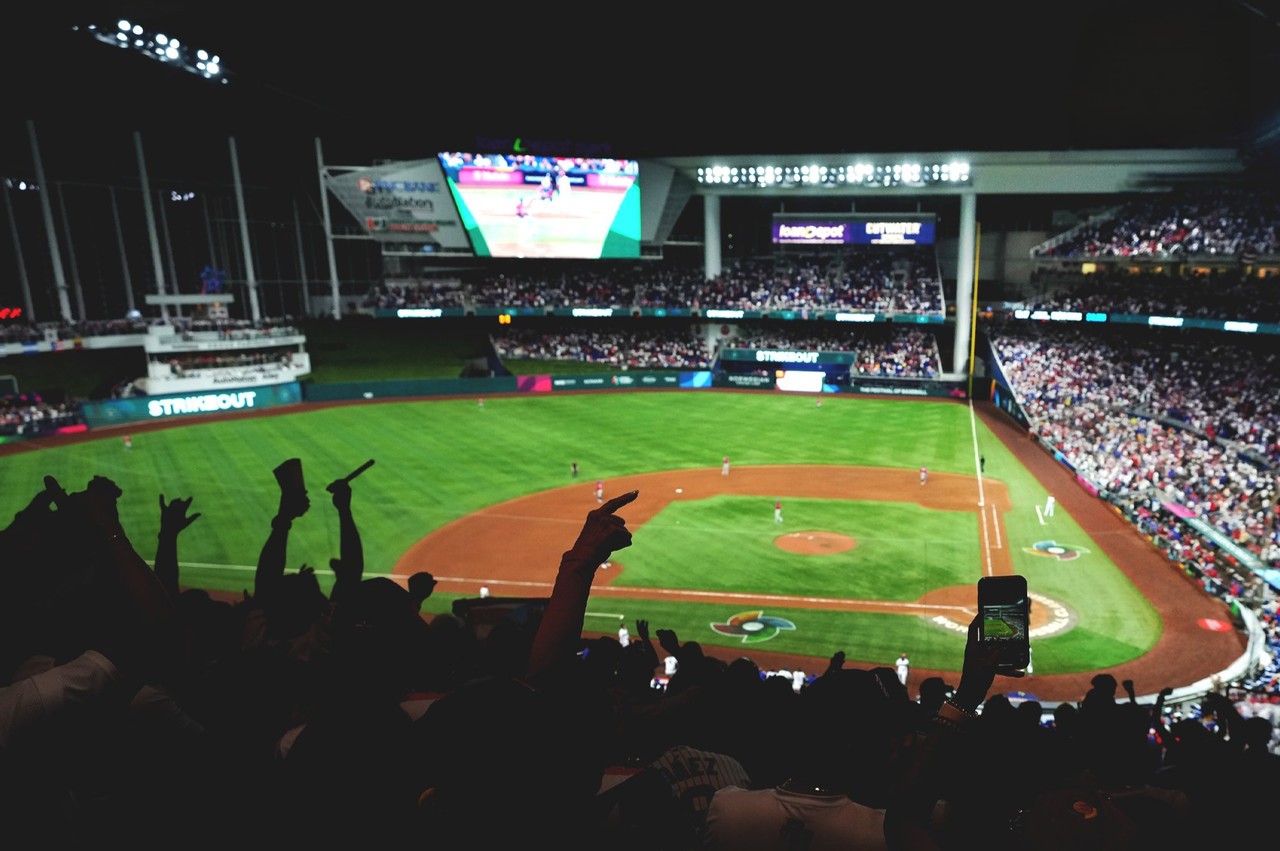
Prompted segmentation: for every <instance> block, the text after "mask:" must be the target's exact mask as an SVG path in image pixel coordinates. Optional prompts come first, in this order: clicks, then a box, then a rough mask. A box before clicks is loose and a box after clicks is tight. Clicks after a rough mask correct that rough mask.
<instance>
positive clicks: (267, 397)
mask: <svg viewBox="0 0 1280 851" xmlns="http://www.w3.org/2000/svg"><path fill="white" fill-rule="evenodd" d="M301 401H302V385H300V384H299V383H298V382H296V381H293V382H290V383H288V384H272V385H270V386H267V387H254V388H238V389H235V390H226V391H218V392H215V393H179V394H168V395H164V396H134V397H130V398H127V399H108V400H106V401H103V402H85V403H84V404H83V405H81V410H82V412H83V413H84V419H85V422H86V423H88V424H89V428H91V429H93V428H102V427H104V426H113V425H123V424H125V423H135V422H153V421H155V420H167V419H175V418H179V417H193V416H202V415H204V414H228V413H238V412H244V411H254V410H259V409H261V408H271V407H275V406H277V405H296V404H298V403H299V402H301Z"/></svg>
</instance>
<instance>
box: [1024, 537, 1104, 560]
mask: <svg viewBox="0 0 1280 851" xmlns="http://www.w3.org/2000/svg"><path fill="white" fill-rule="evenodd" d="M1022 551H1023V552H1024V553H1030V554H1031V555H1033V556H1044V557H1046V558H1056V559H1057V560H1058V561H1075V560H1076V559H1078V558H1080V556H1082V555H1085V554H1086V553H1088V552H1089V551H1088V550H1087V549H1085V548H1084V547H1073V546H1068V545H1067V544H1059V543H1058V542H1057V541H1037V542H1036V545H1035V546H1034V547H1023V548H1022Z"/></svg>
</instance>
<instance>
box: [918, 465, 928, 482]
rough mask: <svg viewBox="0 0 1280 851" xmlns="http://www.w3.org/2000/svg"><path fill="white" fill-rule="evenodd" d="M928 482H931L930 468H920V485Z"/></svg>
mask: <svg viewBox="0 0 1280 851" xmlns="http://www.w3.org/2000/svg"><path fill="white" fill-rule="evenodd" d="M927 481H929V468H928V467H921V468H920V484H924V483H925V482H927Z"/></svg>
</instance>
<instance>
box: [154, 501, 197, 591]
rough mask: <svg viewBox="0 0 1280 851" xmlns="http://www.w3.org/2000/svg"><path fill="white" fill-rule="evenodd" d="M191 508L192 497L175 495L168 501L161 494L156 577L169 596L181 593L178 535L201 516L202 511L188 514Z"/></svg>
mask: <svg viewBox="0 0 1280 851" xmlns="http://www.w3.org/2000/svg"><path fill="white" fill-rule="evenodd" d="M189 508H191V497H187V498H186V499H181V498H178V497H175V498H174V499H172V500H170V501H169V502H168V503H166V502H165V501H164V494H160V534H159V536H158V540H157V542H156V565H155V568H156V578H157V579H159V580H160V584H161V585H163V586H164V590H165V591H167V592H169V597H170V598H171V599H173V600H175V601H176V600H177V599H178V594H179V593H180V589H179V583H178V535H180V534H182V530H184V529H186V528H187V527H188V526H190V525H191V524H192V523H194V522H196V520H197V519H199V517H200V513H199V512H196V513H195V514H191V515H188V514H187V509H189Z"/></svg>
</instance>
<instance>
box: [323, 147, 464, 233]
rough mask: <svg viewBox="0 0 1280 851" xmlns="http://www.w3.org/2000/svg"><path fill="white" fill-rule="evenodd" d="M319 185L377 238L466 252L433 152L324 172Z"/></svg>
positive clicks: (366, 230)
mask: <svg viewBox="0 0 1280 851" xmlns="http://www.w3.org/2000/svg"><path fill="white" fill-rule="evenodd" d="M325 185H326V186H328V188H329V191H330V192H332V193H333V196H334V197H335V198H337V199H338V201H339V203H341V204H342V206H344V207H346V208H347V211H348V212H349V213H351V215H352V216H353V217H355V219H356V221H358V222H359V223H360V225H361V227H362V228H363V229H364V231H365V233H367V234H368V235H369V236H371V237H373V238H374V239H376V240H378V241H379V242H407V243H413V244H421V245H422V246H423V247H424V250H426V249H429V248H440V249H448V250H449V251H453V252H457V251H465V252H467V253H470V252H471V242H470V240H468V239H467V232H466V229H465V228H463V226H462V220H461V219H460V218H459V217H458V209H457V207H456V206H455V205H454V203H453V195H452V193H450V191H449V186H448V183H447V182H446V181H445V176H444V171H443V170H442V169H441V168H440V162H439V161H438V160H437V159H435V158H434V157H433V158H431V159H429V160H413V161H410V162H398V163H391V164H389V165H380V166H370V167H369V168H362V169H356V170H355V171H350V172H346V173H344V174H330V175H326V176H325Z"/></svg>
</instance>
